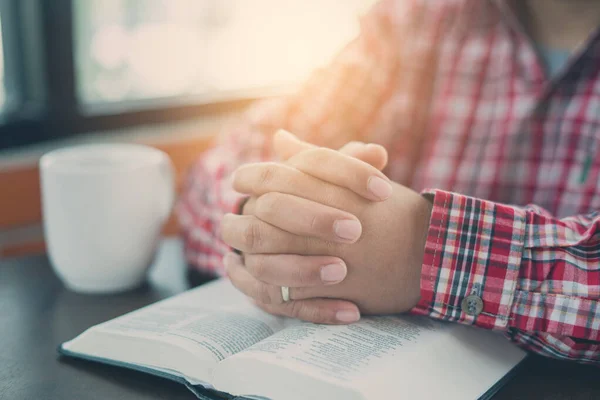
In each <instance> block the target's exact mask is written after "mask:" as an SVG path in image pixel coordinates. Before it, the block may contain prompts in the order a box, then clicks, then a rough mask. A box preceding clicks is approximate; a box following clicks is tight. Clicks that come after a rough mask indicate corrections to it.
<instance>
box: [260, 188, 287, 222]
mask: <svg viewBox="0 0 600 400" xmlns="http://www.w3.org/2000/svg"><path fill="white" fill-rule="evenodd" d="M281 200H282V198H281V195H280V194H279V193H275V192H269V193H265V194H263V195H262V196H260V197H259V198H258V199H257V200H256V204H255V208H254V210H255V213H256V215H257V216H259V217H265V218H266V217H269V216H273V215H277V213H278V210H279V209H280V204H281Z"/></svg>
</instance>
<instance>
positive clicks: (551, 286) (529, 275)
mask: <svg viewBox="0 0 600 400" xmlns="http://www.w3.org/2000/svg"><path fill="white" fill-rule="evenodd" d="M424 194H425V195H426V196H433V202H434V207H433V211H432V215H431V222H430V228H429V232H428V237H427V242H426V247H425V256H424V259H423V267H422V275H421V300H420V302H419V304H418V305H417V307H415V309H413V312H414V313H416V314H423V315H429V316H432V317H434V318H439V319H443V320H450V321H456V322H460V323H464V324H470V325H475V326H478V327H481V328H486V329H497V330H502V331H504V332H506V335H507V336H508V337H509V338H510V339H511V340H513V341H514V342H516V343H517V344H519V345H521V346H523V347H525V348H526V349H528V350H531V351H534V352H537V353H540V354H543V355H546V356H551V357H555V358H564V359H574V360H579V361H581V362H589V363H599V362H600V213H598V212H595V213H592V214H590V215H581V216H575V217H570V218H564V219H557V218H554V217H552V216H551V215H550V214H549V213H548V212H546V211H545V210H543V209H541V208H539V207H536V206H527V207H523V208H521V207H515V206H510V205H504V204H498V203H494V202H491V201H486V200H481V199H475V198H472V197H468V196H463V195H460V194H456V193H450V192H445V191H441V190H432V191H427V192H425V193H424Z"/></svg>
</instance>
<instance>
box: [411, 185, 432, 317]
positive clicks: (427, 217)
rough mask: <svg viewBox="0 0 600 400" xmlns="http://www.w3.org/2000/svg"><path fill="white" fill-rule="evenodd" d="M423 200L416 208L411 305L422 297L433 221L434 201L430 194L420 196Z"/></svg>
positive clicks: (415, 303) (413, 305) (414, 304)
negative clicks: (424, 263) (426, 253)
mask: <svg viewBox="0 0 600 400" xmlns="http://www.w3.org/2000/svg"><path fill="white" fill-rule="evenodd" d="M420 198H421V201H420V202H418V206H417V210H416V213H415V215H416V226H415V228H416V229H415V239H416V243H415V244H414V247H413V249H415V251H414V253H413V257H414V258H413V263H412V265H413V269H412V270H413V271H414V275H413V279H412V281H411V282H413V284H412V285H411V289H412V290H410V293H411V294H412V295H411V301H410V304H411V307H410V308H413V307H415V306H416V305H417V304H418V303H419V301H420V299H421V273H422V270H423V259H424V257H425V247H426V244H427V237H428V234H429V227H430V223H431V213H432V211H433V201H432V199H431V197H430V196H427V195H425V196H420Z"/></svg>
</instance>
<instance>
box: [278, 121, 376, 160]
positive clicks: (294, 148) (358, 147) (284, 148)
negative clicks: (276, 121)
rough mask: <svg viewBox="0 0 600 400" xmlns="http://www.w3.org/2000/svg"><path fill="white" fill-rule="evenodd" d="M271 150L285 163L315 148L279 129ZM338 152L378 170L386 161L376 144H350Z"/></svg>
mask: <svg viewBox="0 0 600 400" xmlns="http://www.w3.org/2000/svg"><path fill="white" fill-rule="evenodd" d="M273 148H274V150H275V154H276V155H277V156H278V157H279V158H280V160H281V161H287V160H288V159H290V158H291V157H293V156H295V155H296V154H298V153H301V152H303V151H305V150H310V149H315V148H317V146H315V145H313V144H310V143H308V142H304V141H302V140H300V139H298V137H297V136H295V135H293V134H291V133H290V132H288V131H286V130H283V129H280V130H278V131H277V133H275V136H274V138H273ZM339 151H340V152H341V153H343V154H345V155H347V156H350V157H354V158H357V159H359V160H361V161H364V162H366V163H367V164H370V165H371V166H373V167H375V168H377V169H378V170H382V169H383V168H385V166H386V165H387V161H388V154H387V151H386V150H385V148H384V147H383V146H380V145H377V144H366V143H363V142H350V143H348V144H346V145H345V146H343V147H342V148H341V149H340V150H339Z"/></svg>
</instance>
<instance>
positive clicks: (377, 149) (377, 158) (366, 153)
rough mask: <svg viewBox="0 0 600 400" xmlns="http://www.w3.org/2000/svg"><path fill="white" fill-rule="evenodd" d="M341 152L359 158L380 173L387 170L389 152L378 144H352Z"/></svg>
mask: <svg viewBox="0 0 600 400" xmlns="http://www.w3.org/2000/svg"><path fill="white" fill-rule="evenodd" d="M339 151H340V153H343V154H345V155H347V156H350V157H354V158H358V159H359V160H361V161H364V162H366V163H367V164H370V165H371V166H373V167H375V168H377V169H378V170H380V171H381V170H383V169H384V168H385V166H386V165H387V162H388V153H387V150H386V149H385V147H383V146H380V145H378V144H372V143H369V144H367V143H363V142H350V143H348V144H346V145H345V146H344V147H342V148H341V149H340V150H339Z"/></svg>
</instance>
